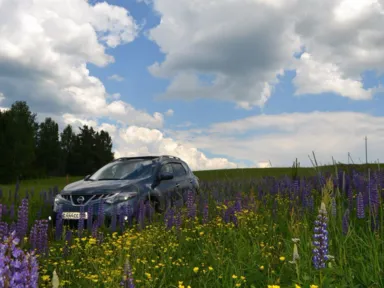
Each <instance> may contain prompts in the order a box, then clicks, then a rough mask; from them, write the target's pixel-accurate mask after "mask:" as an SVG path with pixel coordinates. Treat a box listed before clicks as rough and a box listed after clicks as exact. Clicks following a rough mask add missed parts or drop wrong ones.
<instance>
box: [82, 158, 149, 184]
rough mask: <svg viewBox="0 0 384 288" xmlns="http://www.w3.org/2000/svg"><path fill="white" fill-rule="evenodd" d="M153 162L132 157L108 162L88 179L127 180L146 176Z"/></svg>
mask: <svg viewBox="0 0 384 288" xmlns="http://www.w3.org/2000/svg"><path fill="white" fill-rule="evenodd" d="M154 167H155V164H154V163H153V162H152V160H143V159H132V160H124V161H116V162H112V163H109V164H107V165H105V166H104V167H102V168H101V169H99V170H98V171H97V172H96V173H95V174H93V175H92V176H91V177H90V178H89V179H88V180H90V181H97V180H128V179H137V178H144V177H148V176H150V175H151V174H152V169H153V168H154Z"/></svg>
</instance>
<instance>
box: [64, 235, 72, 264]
mask: <svg viewBox="0 0 384 288" xmlns="http://www.w3.org/2000/svg"><path fill="white" fill-rule="evenodd" d="M71 244H72V230H67V232H66V233H65V242H64V248H63V255H64V257H67V256H68V255H69V252H70V247H71Z"/></svg>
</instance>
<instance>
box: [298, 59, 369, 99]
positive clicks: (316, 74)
mask: <svg viewBox="0 0 384 288" xmlns="http://www.w3.org/2000/svg"><path fill="white" fill-rule="evenodd" d="M343 76H344V75H343V73H342V72H341V71H340V68H339V67H337V66H336V65H335V64H332V63H320V62H317V61H316V60H314V59H313V57H312V56H311V55H309V54H308V53H303V54H302V55H301V57H300V60H299V64H298V65H297V68H296V77H295V78H294V80H293V83H294V84H295V86H297V87H298V89H297V90H296V94H320V93H323V92H333V93H337V94H339V95H341V96H344V97H349V98H351V99H354V100H367V99H371V98H372V94H373V93H372V89H367V90H365V89H364V88H363V83H362V82H361V77H358V79H355V80H353V79H349V78H344V77H343Z"/></svg>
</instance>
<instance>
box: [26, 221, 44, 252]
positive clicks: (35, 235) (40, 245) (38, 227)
mask: <svg viewBox="0 0 384 288" xmlns="http://www.w3.org/2000/svg"><path fill="white" fill-rule="evenodd" d="M29 241H30V244H31V247H32V249H33V250H35V249H36V251H37V253H38V254H41V255H48V220H46V219H42V220H36V221H35V224H34V225H33V226H32V229H31V233H30V237H29Z"/></svg>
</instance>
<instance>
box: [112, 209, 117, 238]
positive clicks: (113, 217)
mask: <svg viewBox="0 0 384 288" xmlns="http://www.w3.org/2000/svg"><path fill="white" fill-rule="evenodd" d="M116 221H117V207H116V206H113V209H112V218H111V231H112V232H115V231H116Z"/></svg>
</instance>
